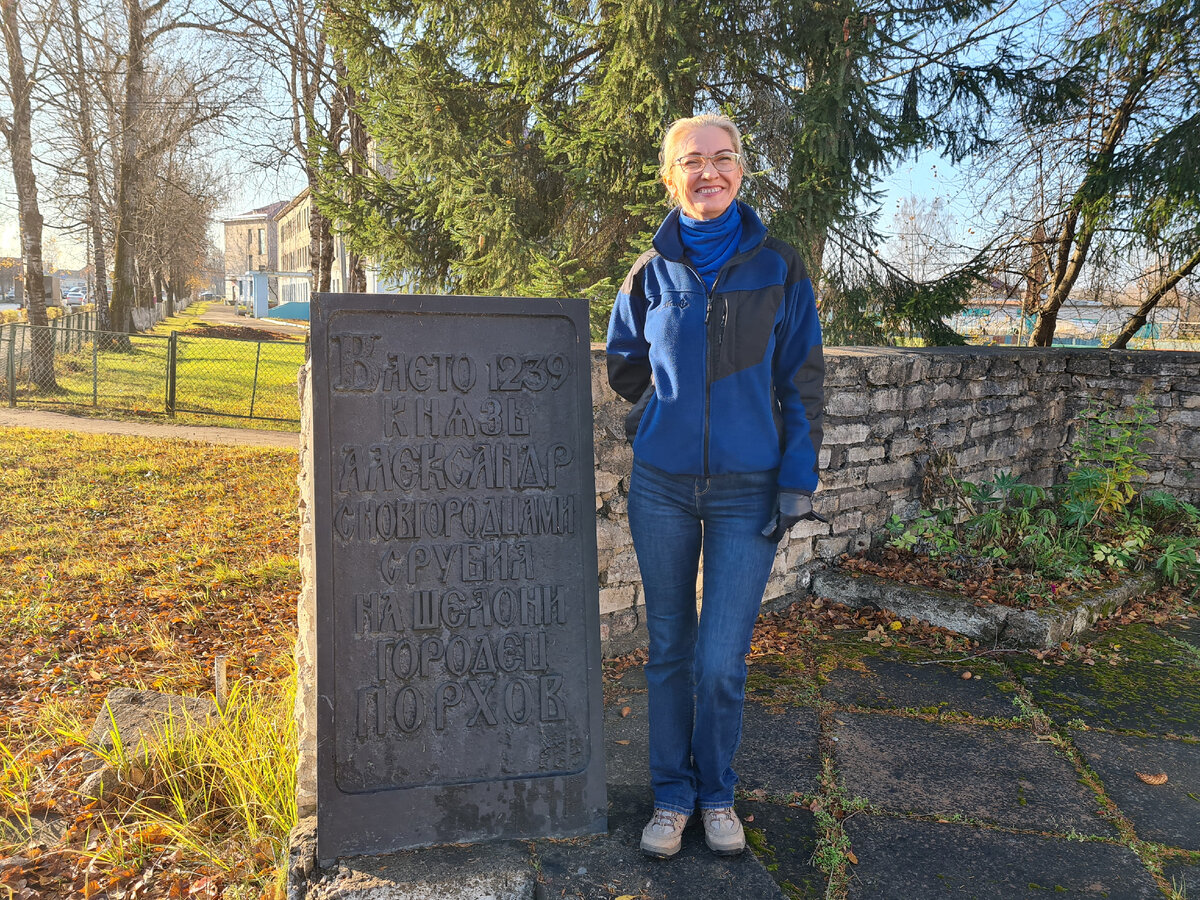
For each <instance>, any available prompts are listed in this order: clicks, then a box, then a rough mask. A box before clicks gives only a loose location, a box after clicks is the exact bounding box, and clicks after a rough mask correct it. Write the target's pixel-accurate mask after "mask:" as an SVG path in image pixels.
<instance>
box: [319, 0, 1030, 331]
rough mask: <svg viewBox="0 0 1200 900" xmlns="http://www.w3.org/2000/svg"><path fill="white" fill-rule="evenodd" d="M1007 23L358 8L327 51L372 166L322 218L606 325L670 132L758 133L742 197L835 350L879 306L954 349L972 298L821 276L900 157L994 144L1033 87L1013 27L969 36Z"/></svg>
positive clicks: (652, 219)
mask: <svg viewBox="0 0 1200 900" xmlns="http://www.w3.org/2000/svg"><path fill="white" fill-rule="evenodd" d="M999 8H1000V7H999V4H998V3H996V2H993V0H958V2H955V3H951V4H939V5H936V6H934V5H928V4H925V3H924V2H921V0H911V2H898V3H897V2H885V3H883V4H867V3H858V2H854V0H834V2H831V3H825V2H822V3H813V2H795V0H758V2H753V3H751V2H748V0H676V2H662V0H612V2H602V3H585V2H581V0H482V2H478V3H471V4H462V3H450V2H447V0H344V2H343V3H342V4H341V6H340V7H339V8H338V10H337V11H336V12H331V14H330V16H329V19H328V27H329V29H330V38H331V40H332V41H333V42H334V44H336V45H337V47H338V48H339V50H340V52H342V53H343V54H344V59H345V61H346V69H347V77H348V79H349V81H350V84H351V86H352V87H353V90H354V94H355V96H356V98H357V102H358V109H357V112H358V114H359V115H360V116H361V117H362V121H363V122H364V124H365V126H366V129H367V131H368V133H369V134H370V136H371V138H372V141H373V147H374V148H375V151H374V156H373V158H372V159H369V160H365V161H364V162H366V163H367V165H365V166H364V167H363V170H364V173H365V174H363V175H361V176H358V177H357V178H354V180H353V184H354V189H353V190H352V189H351V176H350V174H349V167H348V166H347V164H346V162H345V157H344V156H343V155H342V154H339V153H334V152H330V153H328V154H326V157H325V162H326V165H325V167H324V178H323V187H322V190H320V191H319V192H318V194H317V202H318V205H319V206H320V207H321V208H322V209H324V210H326V211H327V212H328V213H329V215H330V216H331V217H332V218H334V219H335V220H337V221H339V222H340V223H342V224H341V227H342V229H343V231H344V234H345V237H346V240H347V241H348V243H349V244H350V246H351V248H352V249H354V250H356V251H358V252H361V253H363V254H367V255H370V256H372V257H373V258H374V259H375V260H376V261H377V262H378V263H379V264H380V265H381V267H382V268H383V270H384V272H385V274H388V275H391V276H393V277H397V278H399V279H401V280H402V281H403V282H405V283H407V284H408V285H409V286H410V287H411V288H412V289H414V290H419V291H425V292H455V293H465V294H489V295H509V296H516V295H543V296H545V295H551V296H554V295H559V296H562V295H566V296H585V297H588V298H589V299H591V300H592V301H593V309H594V316H593V321H594V322H595V323H596V325H597V326H598V328H599V326H601V325H602V323H603V320H604V318H605V316H606V315H607V309H608V306H609V305H611V302H612V299H613V295H614V294H615V291H616V288H617V286H618V285H619V284H620V282H621V280H622V278H623V277H624V275H625V272H626V270H627V268H628V266H629V264H630V263H631V262H632V260H633V259H634V258H635V257H636V256H637V254H638V253H640V252H641V251H642V250H643V249H645V248H646V247H647V246H648V244H649V237H650V234H651V233H652V231H653V229H654V228H655V227H656V226H657V224H658V222H659V221H660V220H661V217H662V215H663V214H664V212H665V209H666V207H665V203H664V199H663V198H664V194H663V191H662V187H661V185H660V184H658V180H657V174H656V169H657V149H658V141H659V139H660V137H661V134H662V132H663V129H664V128H665V126H666V125H667V124H668V123H669V122H670V121H671V120H672V119H674V118H676V117H678V116H684V115H691V114H694V113H697V112H704V111H722V112H726V113H728V114H729V115H731V116H733V117H734V119H735V120H737V121H738V122H739V123H740V124H741V125H742V127H743V129H744V131H745V132H746V150H747V157H748V163H749V167H750V168H751V170H752V171H753V172H754V173H755V176H754V177H752V178H751V179H748V180H747V182H746V183H745V186H744V188H743V195H744V197H745V199H746V200H747V201H748V202H750V203H751V204H752V205H754V206H755V207H756V208H757V209H758V211H759V212H760V214H761V215H763V217H764V218H765V219H766V220H767V221H768V224H769V226H770V227H771V228H772V230H773V231H774V232H775V233H777V234H779V236H780V237H782V238H784V239H785V240H789V241H790V242H792V243H794V244H795V245H796V246H797V248H798V249H799V250H800V251H801V252H802V254H803V255H804V256H805V257H806V259H807V261H808V262H809V265H810V268H811V269H812V271H813V273H814V277H815V280H817V281H818V283H819V284H820V287H821V292H822V294H823V298H824V300H825V301H826V302H825V310H826V315H827V322H828V323H829V324H830V325H831V326H832V327H831V331H832V332H835V333H836V332H837V330H838V327H837V322H838V321H841V320H843V319H848V318H853V316H854V315H855V314H861V313H862V312H863V307H862V306H861V304H862V302H863V301H862V297H863V296H866V297H868V298H869V303H868V304H867V305H868V306H871V305H872V304H873V305H874V306H875V307H878V308H880V309H883V308H884V307H887V309H886V310H884V311H885V312H886V316H884V317H883V318H881V317H880V316H878V315H874V314H868V315H866V319H870V320H871V321H872V322H874V323H875V331H874V332H873V333H876V334H877V333H879V332H880V331H881V330H882V329H883V323H884V321H885V319H886V321H887V322H891V321H894V320H897V319H896V316H895V315H894V314H895V313H899V320H898V321H902V322H903V323H906V327H908V328H910V329H914V330H916V331H918V332H920V333H922V334H925V335H927V336H928V337H931V338H935V337H938V336H939V335H940V336H941V337H946V336H947V335H946V333H945V329H939V328H938V327H937V325H936V324H933V323H936V322H940V320H941V317H942V316H943V315H945V314H946V310H949V311H953V309H954V308H955V306H956V303H958V302H961V298H960V300H958V301H951V302H949V303H947V302H946V298H947V293H946V291H947V287H948V285H949V284H951V283H953V284H958V285H961V284H964V283H965V282H964V281H963V279H957V280H955V279H951V280H950V281H949V282H945V283H942V284H940V285H939V286H938V287H937V288H936V289H935V288H930V289H923V288H921V286H919V285H913V284H911V283H909V284H908V285H907V287H904V286H903V285H904V280H903V279H898V277H897V276H896V275H895V273H886V272H878V271H876V270H875V269H873V267H872V266H870V265H866V266H862V267H860V268H859V270H858V273H857V276H856V278H857V280H855V279H854V278H852V279H850V280H848V281H843V280H840V279H830V278H825V277H823V276H824V275H826V274H828V271H830V270H831V269H832V268H833V267H830V266H827V265H826V246H827V244H828V242H829V240H830V236H831V235H834V236H837V235H850V236H854V237H855V238H856V239H858V240H860V241H862V242H864V243H865V244H867V245H868V246H869V244H870V242H871V240H872V239H873V235H872V230H871V221H870V218H869V217H866V218H864V211H865V210H869V207H870V205H871V201H872V199H873V197H874V192H875V190H876V187H877V185H878V182H879V179H880V177H881V176H882V175H884V174H886V172H887V171H888V170H889V168H890V167H891V166H893V165H894V164H895V163H896V162H897V161H898V160H900V159H902V158H903V157H904V156H905V154H908V153H910V152H913V151H914V150H916V149H917V148H921V147H925V146H933V145H936V146H939V147H941V148H942V149H943V150H945V151H946V152H949V153H950V154H952V155H955V156H957V155H961V154H964V153H967V152H970V151H971V150H974V149H977V148H978V147H979V146H980V145H981V143H982V140H983V139H982V137H981V135H982V131H981V126H982V122H983V119H984V116H985V115H986V112H987V110H988V107H989V103H990V101H991V97H992V95H993V93H994V92H996V91H999V90H1010V89H1012V88H1013V87H1014V85H1015V84H1017V82H1018V81H1019V80H1021V79H1022V77H1023V76H1028V75H1029V74H1031V73H1028V72H1026V73H1022V72H1021V71H1020V70H1019V67H1018V66H1017V59H1016V57H1015V55H1014V54H1013V52H1012V50H1011V49H1010V48H1009V47H1008V46H1007V44H1006V43H1005V41H1004V39H1003V36H1002V35H1001V34H999V26H998V25H997V26H994V27H992V26H988V27H981V28H980V29H979V30H977V31H976V32H974V34H973V38H971V39H963V38H962V34H961V32H962V31H963V30H964V29H966V28H968V26H971V25H973V24H978V23H980V22H982V21H983V20H984V19H986V18H987V17H988V16H989V15H991V14H993V13H994V12H995V11H996V10H997V9H999ZM972 53H975V54H984V55H986V59H987V61H986V62H985V63H983V64H979V63H974V62H971V61H970V60H971V54H972ZM868 255H869V254H868ZM968 280H969V279H968ZM864 289H865V290H866V294H865V295H864V294H863V293H862V292H863V290H864ZM935 296H936V297H937V298H939V299H938V301H937V302H934V301H933V300H932V298H933V297H935ZM856 298H857V299H856ZM839 302H840V305H841V306H842V307H848V306H850V307H853V306H855V305H857V306H858V308H857V309H856V310H851V311H850V312H849V313H846V311H845V309H843V310H842V312H841V313H838V310H837V307H838V306H839ZM897 304H898V305H897ZM839 316H840V318H839ZM860 317H862V316H861V315H860ZM833 336H836V334H834V335H833Z"/></svg>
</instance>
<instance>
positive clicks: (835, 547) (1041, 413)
mask: <svg viewBox="0 0 1200 900" xmlns="http://www.w3.org/2000/svg"><path fill="white" fill-rule="evenodd" d="M825 359H826V378H825V396H826V420H825V443H824V447H823V448H822V450H821V470H822V471H821V488H820V491H819V493H818V496H817V499H816V506H817V508H818V509H819V510H820V511H821V512H823V513H824V514H825V515H826V516H828V517H829V518H830V519H831V524H830V525H822V524H820V523H815V522H813V523H809V522H802V523H800V524H799V525H797V526H796V527H795V528H794V529H792V532H791V534H790V535H789V536H788V538H787V539H785V541H784V542H783V544H782V545H781V546H780V549H779V554H778V556H777V557H776V560H775V566H774V570H773V572H772V575H771V580H770V582H769V584H768V586H767V592H766V597H767V605H768V606H769V605H770V604H771V603H772V601H777V602H779V603H786V602H788V601H789V599H790V598H791V597H792V596H793V595H795V594H796V593H797V592H803V591H805V590H806V589H807V587H808V584H809V582H810V581H811V577H812V572H813V571H814V569H815V568H816V567H818V566H823V565H826V564H827V563H828V562H829V561H831V560H833V559H836V558H837V557H838V556H839V555H840V554H842V553H845V552H847V551H850V550H853V549H856V548H860V547H865V546H867V545H868V544H870V542H871V540H872V538H873V537H874V536H875V535H877V534H878V533H879V532H880V530H881V529H882V527H883V525H884V523H885V522H886V521H887V520H888V519H889V518H890V517H891V516H892V515H893V514H895V515H899V516H901V517H902V518H906V517H910V516H912V515H913V514H915V512H916V510H917V509H918V508H919V506H920V504H921V499H922V487H923V483H924V482H925V481H926V476H927V474H928V475H930V476H931V478H930V479H929V480H930V482H931V483H934V484H936V482H937V481H938V479H937V477H936V476H937V474H938V470H942V471H944V470H946V469H950V470H952V471H953V472H954V474H956V475H957V476H959V477H962V478H968V479H971V480H977V479H980V478H984V477H989V476H991V475H993V474H995V473H996V472H997V471H1002V470H1009V471H1012V472H1013V473H1014V474H1016V475H1018V476H1019V477H1021V478H1023V479H1025V480H1028V481H1031V482H1034V483H1036V484H1041V485H1048V484H1050V483H1052V482H1053V481H1055V480H1056V479H1057V478H1059V477H1060V476H1061V468H1062V465H1063V462H1064V459H1065V457H1066V452H1067V450H1068V448H1069V447H1070V444H1071V442H1072V440H1073V439H1074V436H1075V429H1074V423H1075V422H1076V420H1077V418H1078V416H1079V412H1080V410H1082V409H1083V408H1084V407H1086V406H1087V405H1088V403H1089V402H1090V401H1091V400H1092V399H1099V398H1102V399H1105V400H1108V401H1110V402H1112V403H1115V404H1117V405H1118V406H1122V407H1129V406H1130V405H1132V403H1133V402H1134V400H1135V399H1136V398H1137V396H1138V394H1139V393H1145V394H1146V395H1147V396H1148V398H1149V400H1150V403H1151V406H1152V408H1153V412H1154V415H1153V418H1154V424H1155V425H1156V429H1157V430H1156V432H1155V439H1154V443H1153V444H1151V445H1148V446H1147V448H1146V449H1147V450H1148V452H1149V453H1150V456H1151V459H1150V461H1149V463H1148V464H1147V465H1146V468H1147V469H1148V471H1149V473H1150V475H1149V479H1148V480H1149V482H1150V484H1152V485H1157V486H1162V487H1164V488H1166V489H1167V490H1170V491H1171V492H1172V493H1174V494H1175V495H1177V496H1179V497H1183V498H1185V499H1188V500H1191V501H1192V502H1200V353H1183V352H1178V351H1146V350H1142V351H1136V352H1128V353H1122V352H1113V351H1108V350H1084V349H1065V348H1056V349H1051V350H1040V349H1029V348H1019V349H1018V348H999V347H996V348H993V347H964V348H936V349H929V350H925V349H911V350H909V349H891V348H877V347H871V348H827V349H826V351H825ZM308 376H309V370H308V367H305V369H304V370H303V372H302V376H301V389H300V390H301V395H300V396H301V409H302V410H304V416H303V421H302V426H301V456H300V462H301V466H300V469H301V472H300V487H301V510H300V511H301V534H300V561H301V573H302V579H303V588H302V590H301V594H300V603H299V611H298V612H299V623H298V624H299V632H300V634H299V640H298V643H297V651H296V656H297V666H298V670H299V673H298V674H299V679H300V684H301V686H302V690H301V691H300V694H299V696H298V697H297V719H298V721H299V723H300V766H299V776H300V784H299V789H298V799H299V802H300V806H301V809H302V814H308V813H310V812H311V810H312V808H313V804H314V799H315V790H314V788H315V782H314V776H315V771H316V767H315V752H316V746H315V744H316V741H315V728H314V727H313V726H312V723H313V722H314V721H315V718H314V716H315V705H316V698H315V691H314V690H313V686H315V684H316V680H315V671H314V668H313V660H314V659H315V656H314V653H313V649H314V647H315V617H314V613H315V589H314V587H313V586H314V583H315V582H314V580H313V522H312V513H311V510H312V490H313V485H312V480H311V473H310V472H309V471H308V469H309V465H310V463H311V447H312V440H311V433H312V432H311V429H312V416H311V409H310V404H308V403H307V402H306V399H307V397H308V396H309V388H308V383H307V378H308ZM592 403H593V414H594V419H595V454H596V458H595V465H596V471H595V475H596V517H597V518H596V536H597V545H598V549H599V572H598V578H599V581H600V613H601V615H600V623H601V625H600V629H601V642H602V647H603V652H604V654H605V655H606V656H613V655H617V654H620V653H624V652H627V651H629V650H631V649H633V648H636V647H638V646H644V645H645V641H646V631H645V599H644V597H643V595H642V587H641V581H640V578H639V575H638V567H637V558H636V556H635V555H634V551H633V541H632V539H631V538H630V536H629V526H628V522H627V518H626V497H627V494H628V491H629V473H630V471H631V469H632V466H633V452H632V450H631V449H630V446H629V444H628V443H626V441H625V431H624V419H625V414H626V412H627V411H628V409H629V404H628V403H626V402H625V401H624V400H622V399H620V398H619V397H617V396H616V394H614V393H613V392H612V390H611V389H610V388H609V387H608V382H607V379H606V376H605V362H604V347H603V345H600V344H597V345H593V347H592Z"/></svg>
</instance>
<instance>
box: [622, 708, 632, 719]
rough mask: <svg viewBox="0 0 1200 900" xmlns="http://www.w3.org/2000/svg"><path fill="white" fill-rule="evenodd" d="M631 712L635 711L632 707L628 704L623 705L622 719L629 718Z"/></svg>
mask: <svg viewBox="0 0 1200 900" xmlns="http://www.w3.org/2000/svg"><path fill="white" fill-rule="evenodd" d="M631 712H633V710H632V709H630V708H629V707H628V706H622V707H621V718H622V719H625V718H628V716H629V714H630V713H631Z"/></svg>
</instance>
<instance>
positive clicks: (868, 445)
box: [592, 345, 1200, 655]
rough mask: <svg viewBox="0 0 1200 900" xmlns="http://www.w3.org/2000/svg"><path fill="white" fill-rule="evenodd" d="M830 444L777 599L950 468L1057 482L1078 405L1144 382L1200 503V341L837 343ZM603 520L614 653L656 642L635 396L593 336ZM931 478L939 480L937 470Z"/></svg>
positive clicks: (866, 537)
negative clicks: (629, 498) (641, 522)
mask: <svg viewBox="0 0 1200 900" xmlns="http://www.w3.org/2000/svg"><path fill="white" fill-rule="evenodd" d="M825 354H826V355H825V360H826V378H825V400H826V419H825V443H824V447H823V448H822V450H821V488H820V491H819V493H818V496H817V500H816V506H817V509H818V510H820V511H821V512H823V513H824V514H825V515H826V516H827V517H828V518H829V519H830V520H831V524H830V525H828V526H826V525H821V524H819V523H801V524H800V525H798V526H796V528H794V529H793V530H792V533H791V534H790V535H789V537H788V538H787V539H786V540H785V541H784V543H783V544H782V545H781V546H780V550H779V554H778V556H777V557H776V560H775V567H774V571H773V572H772V575H771V580H770V582H769V584H768V586H767V593H766V599H767V601H768V603H769V602H770V601H772V600H776V599H778V598H783V597H787V596H789V595H791V594H794V593H795V592H797V591H803V590H804V589H806V588H807V587H808V583H809V581H810V580H811V574H812V571H813V569H814V567H816V566H821V565H824V564H826V563H827V562H828V561H830V560H833V559H835V558H837V557H838V556H839V555H840V554H842V553H845V552H847V551H852V550H855V549H857V548H861V547H865V546H867V545H868V544H870V542H871V540H872V538H873V537H874V536H876V535H877V534H878V533H879V532H880V530H881V529H882V528H883V525H884V523H885V522H887V520H888V519H889V518H890V517H891V516H892V515H898V516H900V517H901V518H909V517H911V516H913V515H914V514H915V513H916V511H917V509H918V508H919V507H920V505H921V501H922V494H923V487H925V488H926V489H936V486H937V484H938V483H939V482H940V481H941V479H940V477H939V476H940V475H942V474H945V473H946V472H953V474H955V475H956V476H957V477H960V478H967V479H970V480H978V479H981V478H986V477H990V476H992V475H994V474H995V473H996V472H998V471H1003V470H1008V471H1011V472H1012V473H1013V474H1015V475H1017V476H1019V477H1020V478H1022V479H1024V480H1026V481H1030V482H1032V483H1035V484H1040V485H1049V484H1051V483H1053V482H1054V481H1055V480H1057V479H1058V478H1059V477H1060V476H1061V474H1062V472H1061V469H1062V466H1063V463H1064V460H1065V458H1066V454H1067V451H1068V449H1069V448H1070V445H1071V443H1072V441H1073V440H1074V437H1075V428H1074V424H1075V422H1076V421H1077V419H1078V416H1079V413H1080V411H1081V410H1082V409H1084V408H1085V407H1086V406H1087V405H1088V403H1089V402H1090V401H1092V400H1095V399H1103V400H1107V401H1109V402H1111V403H1113V404H1115V405H1117V406H1119V407H1130V406H1131V405H1132V404H1133V402H1134V400H1135V399H1136V398H1137V396H1138V395H1139V394H1140V393H1144V394H1146V396H1147V397H1148V398H1149V400H1150V404H1151V406H1152V409H1153V415H1152V422H1153V424H1154V425H1155V426H1156V431H1155V439H1154V442H1153V444H1149V445H1147V446H1146V448H1145V449H1146V450H1147V451H1148V452H1149V453H1150V456H1151V459H1150V462H1149V463H1148V464H1147V466H1146V468H1147V469H1148V471H1149V472H1150V477H1149V479H1148V481H1149V483H1150V484H1151V485H1156V486H1161V487H1163V488H1165V489H1167V490H1169V491H1171V492H1172V493H1174V494H1176V495H1177V496H1180V497H1184V498H1186V499H1189V500H1192V501H1193V502H1200V353H1181V352H1177V351H1145V350H1142V351H1136V352H1125V353H1122V352H1113V351H1109V350H1090V349H1066V348H1055V349H1047V350H1042V349H1032V348H1000V347H962V348H957V347H956V348H946V347H942V348H936V349H893V348H878V347H870V348H827V349H826V351H825ZM592 361H593V368H592V398H593V400H592V402H593V407H594V409H593V412H594V414H595V425H596V490H597V495H596V510H597V522H596V531H597V537H598V544H599V548H600V572H599V578H600V612H601V641H602V644H603V646H604V650H605V654H606V655H614V654H619V653H623V652H626V651H628V650H629V649H632V648H633V647H636V646H641V645H644V643H645V625H644V611H645V606H644V602H645V601H644V599H643V597H642V592H641V584H640V581H639V579H638V569H637V560H636V558H635V556H634V552H633V543H632V540H631V539H630V537H629V528H628V523H627V521H626V494H627V492H628V489H629V473H630V470H631V468H632V461H633V454H632V452H631V451H630V448H629V445H628V444H627V443H626V442H625V437H624V424H623V423H624V417H625V413H626V412H627V411H628V409H629V404H628V403H626V402H625V401H623V400H621V399H620V398H619V397H617V396H616V395H615V394H614V393H613V392H612V390H611V389H610V388H609V387H608V384H607V381H606V379H605V375H604V368H605V367H604V348H603V346H602V345H595V346H594V347H593V360H592ZM927 476H928V478H927Z"/></svg>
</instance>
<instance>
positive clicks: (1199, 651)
mask: <svg viewBox="0 0 1200 900" xmlns="http://www.w3.org/2000/svg"><path fill="white" fill-rule="evenodd" d="M1153 630H1154V631H1156V632H1159V633H1161V634H1163V635H1165V636H1167V637H1168V638H1170V639H1173V640H1175V641H1178V642H1179V643H1180V644H1184V645H1186V647H1185V648H1183V649H1185V650H1186V648H1188V647H1190V648H1192V652H1190V653H1189V656H1190V657H1191V659H1193V660H1196V661H1197V662H1200V617H1198V616H1190V617H1188V618H1186V619H1184V620H1183V621H1182V622H1173V623H1172V624H1170V625H1166V626H1154V629H1153Z"/></svg>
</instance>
